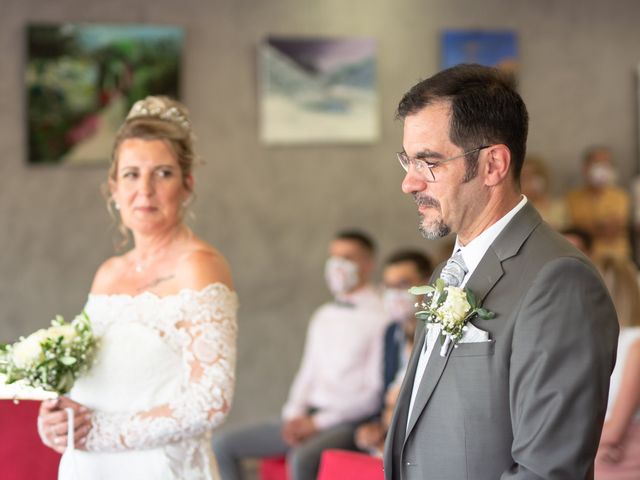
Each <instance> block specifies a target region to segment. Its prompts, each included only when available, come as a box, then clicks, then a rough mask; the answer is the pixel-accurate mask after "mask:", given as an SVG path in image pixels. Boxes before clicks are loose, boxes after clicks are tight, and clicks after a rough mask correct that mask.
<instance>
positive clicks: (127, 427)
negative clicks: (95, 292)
mask: <svg viewBox="0 0 640 480" xmlns="http://www.w3.org/2000/svg"><path fill="white" fill-rule="evenodd" d="M98 297H102V298H104V299H105V303H106V304H108V305H110V306H111V307H112V308H114V309H115V310H116V311H114V312H112V313H113V315H108V316H106V318H110V319H113V322H117V321H118V319H119V318H123V316H121V315H117V310H118V309H122V308H125V307H126V306H128V307H129V308H131V304H132V303H135V308H136V310H137V312H139V318H138V321H140V322H141V323H144V324H147V325H149V326H151V327H152V328H154V329H156V330H157V331H158V333H159V334H160V336H161V337H162V338H163V339H164V340H165V341H166V342H167V343H168V344H169V345H170V346H171V347H172V348H174V349H176V350H179V351H180V355H181V359H182V367H181V370H182V372H183V377H182V381H181V389H180V390H181V391H180V395H179V396H177V398H175V400H173V401H171V402H169V403H166V404H162V405H156V406H155V407H153V408H151V409H149V410H147V411H139V412H126V413H111V412H103V411H94V412H93V416H92V429H91V431H90V433H89V435H88V437H87V442H86V449H87V450H88V451H122V450H129V449H148V448H156V447H160V446H166V445H169V444H173V445H172V446H171V447H170V448H173V449H175V447H177V445H175V444H176V443H177V442H181V441H182V442H183V445H182V446H181V448H183V449H186V450H192V449H193V445H190V443H191V442H189V441H185V440H188V439H190V438H194V437H201V436H203V435H204V436H206V437H207V438H208V437H209V433H208V432H209V431H210V430H211V429H213V428H215V427H216V426H218V425H219V424H220V423H222V421H223V420H224V418H225V416H226V415H227V412H228V411H229V407H230V405H231V400H232V395H233V386H234V372H235V361H236V351H235V345H236V335H237V325H236V312H237V308H238V300H237V296H236V294H235V293H234V292H233V291H231V290H230V289H229V288H228V287H226V286H225V285H223V284H221V283H216V284H212V285H209V286H207V287H206V288H204V289H203V290H200V291H194V290H182V291H181V292H180V293H178V294H177V295H172V296H168V297H157V296H155V295H153V294H150V293H145V294H142V295H139V296H135V297H132V296H127V295H111V296H98ZM103 318H104V317H103ZM128 321H131V320H130V317H129V320H128ZM110 323H111V322H109V324H110ZM107 327H108V324H97V325H95V326H94V330H95V332H96V335H98V336H100V334H101V333H102V332H104V330H105V329H106V328H107ZM168 448H169V447H168ZM186 450H185V452H184V453H187V452H186ZM196 450H197V449H196ZM174 453H175V452H174ZM203 455H206V454H205V452H199V453H198V452H196V451H193V452H191V454H190V455H185V456H183V458H182V461H184V462H195V463H197V464H201V463H202V462H205V463H208V462H209V460H208V459H206V458H203ZM172 456H173V455H172ZM185 457H191V458H185Z"/></svg>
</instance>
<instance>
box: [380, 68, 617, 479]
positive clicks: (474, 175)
mask: <svg viewBox="0 0 640 480" xmlns="http://www.w3.org/2000/svg"><path fill="white" fill-rule="evenodd" d="M398 116H399V117H400V118H402V119H403V120H404V138H403V147H404V150H403V151H402V152H400V153H399V154H398V159H399V160H400V163H401V164H402V166H403V167H404V169H405V170H406V172H407V174H406V176H405V179H404V181H403V182H402V190H403V192H405V193H408V194H411V195H413V197H414V199H415V202H416V204H417V206H418V212H419V215H420V230H421V232H422V234H423V236H425V237H426V238H428V239H435V238H440V237H443V236H445V235H447V234H448V233H450V232H455V233H456V234H457V239H456V244H455V248H454V252H453V253H454V255H452V259H450V261H449V262H448V264H447V266H446V267H445V272H443V273H445V274H444V275H443V274H441V272H440V270H442V268H441V269H438V270H436V272H435V273H434V277H433V278H432V280H433V279H435V278H437V277H438V276H441V277H442V278H443V279H444V280H445V282H447V283H448V284H452V285H459V286H462V287H464V288H466V289H468V290H471V291H472V292H473V293H474V294H475V295H476V297H477V299H478V301H479V302H481V303H482V306H483V307H484V308H485V309H487V310H490V311H492V312H494V313H495V317H494V318H493V319H489V320H483V319H479V318H477V317H476V318H474V319H473V320H471V323H470V324H469V325H468V328H467V331H466V333H465V335H464V336H463V338H462V339H460V340H459V341H458V342H457V343H456V344H455V346H454V347H453V348H449V349H443V348H442V347H441V335H440V333H441V332H440V328H439V325H437V324H436V325H433V326H430V328H428V329H427V328H425V327H424V326H423V325H420V326H419V327H418V331H417V333H416V342H415V347H414V351H413V353H412V356H411V359H410V360H409V366H408V370H407V374H406V377H405V381H404V384H403V386H402V390H401V393H400V397H399V400H398V404H397V406H396V410H395V412H394V416H393V420H392V424H391V427H390V430H389V434H388V436H387V441H386V446H385V455H384V464H385V478H386V479H387V480H390V479H393V480H400V479H416V480H417V479H420V480H465V479H466V480H507V479H513V480H516V479H517V480H525V479H526V480H534V479H535V480H538V479H558V480H560V479H563V480H584V479H591V478H593V471H592V470H593V459H594V456H595V453H596V449H597V446H598V440H599V437H600V431H601V428H602V422H603V419H604V413H605V408H606V404H607V393H608V388H609V375H610V373H611V370H612V369H613V364H614V358H615V351H616V342H617V334H618V324H617V321H616V313H615V310H614V308H613V305H612V303H611V300H610V298H609V296H608V294H607V292H606V289H605V287H604V285H603V284H602V282H601V280H600V277H599V275H598V274H597V273H596V270H595V269H594V267H593V266H592V265H591V263H590V262H589V261H588V260H587V259H586V257H584V256H583V255H582V254H580V253H579V252H578V251H577V250H576V249H575V248H573V247H572V246H571V245H570V244H569V243H568V242H567V241H565V240H564V239H563V238H562V237H561V236H560V235H559V234H557V233H556V232H554V231H553V230H552V229H551V228H550V227H549V226H548V225H547V224H546V223H544V222H543V221H542V220H541V218H540V215H539V214H538V212H537V211H536V210H535V209H534V208H533V206H532V205H531V204H530V203H529V202H528V201H527V199H526V198H525V197H524V196H522V195H521V194H520V186H519V177H520V171H521V169H522V163H523V159H524V155H525V144H526V138H527V124H528V114H527V110H526V107H525V105H524V103H523V101H522V99H521V98H520V96H519V95H518V93H517V92H516V91H515V89H514V88H513V86H512V85H511V82H510V80H509V79H507V78H505V77H503V76H502V75H501V74H500V73H499V72H498V71H497V70H495V69H491V68H487V67H482V66H479V65H460V66H457V67H453V68H451V69H448V70H445V71H443V72H440V73H438V74H436V75H434V76H433V77H431V78H428V79H427V80H424V81H422V82H420V83H418V84H417V85H415V86H414V87H413V88H412V89H411V90H410V91H409V92H408V93H407V94H406V95H405V96H404V98H403V99H402V100H401V102H400V105H399V107H398Z"/></svg>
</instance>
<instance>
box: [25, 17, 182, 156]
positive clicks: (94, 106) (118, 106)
mask: <svg viewBox="0 0 640 480" xmlns="http://www.w3.org/2000/svg"><path fill="white" fill-rule="evenodd" d="M183 37H184V33H183V29H182V28H180V27H175V26H164V25H161V26H154V25H100V24H70V23H62V24H31V25H28V26H27V28H26V41H27V62H26V67H25V68H26V71H25V83H26V99H27V142H28V148H27V151H28V162H29V163H31V164H78V165H80V164H83V165H87V164H104V163H105V162H107V161H108V160H109V158H110V156H111V147H112V145H113V140H114V137H115V135H116V132H117V130H118V127H119V126H120V125H121V123H122V121H123V120H124V118H125V116H126V114H127V111H128V110H129V108H130V107H131V105H133V103H134V102H135V101H136V100H139V99H141V98H144V97H146V96H147V95H169V96H171V97H174V98H177V97H178V96H179V92H180V62H181V55H182V45H183Z"/></svg>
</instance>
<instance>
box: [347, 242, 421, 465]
mask: <svg viewBox="0 0 640 480" xmlns="http://www.w3.org/2000/svg"><path fill="white" fill-rule="evenodd" d="M431 270H432V265H431V261H430V260H429V258H428V257H426V256H425V255H424V254H423V253H422V252H419V251H414V250H401V251H398V252H396V253H394V254H392V255H391V256H390V257H389V259H388V260H387V262H386V265H385V267H384V272H383V273H382V277H383V280H384V288H385V290H384V295H383V301H384V306H385V310H386V312H387V314H388V315H389V317H390V318H391V319H392V320H393V323H391V324H390V325H389V326H388V327H387V330H386V331H385V334H384V368H383V371H382V374H383V385H384V392H383V398H382V403H381V405H382V409H381V411H380V412H379V413H378V416H377V418H375V419H374V420H371V421H369V422H367V423H364V424H362V425H360V426H359V427H358V429H357V430H356V432H355V442H356V445H357V446H358V448H360V449H361V450H365V451H368V452H370V453H371V454H373V455H377V456H381V455H382V450H383V449H384V439H385V436H386V434H387V428H388V426H389V422H388V420H389V418H386V421H385V417H388V416H389V412H393V407H394V405H395V400H396V398H397V394H398V388H397V387H399V386H400V384H401V383H402V379H403V378H404V372H405V370H406V368H407V362H408V361H409V355H410V354H411V349H412V348H413V336H414V334H415V331H416V322H417V319H416V317H415V311H416V309H415V303H416V301H417V300H418V299H417V298H416V297H415V296H414V295H411V294H410V293H409V292H408V289H409V288H411V287H413V286H416V285H424V284H426V283H428V281H429V277H430V276H431ZM385 412H386V414H385Z"/></svg>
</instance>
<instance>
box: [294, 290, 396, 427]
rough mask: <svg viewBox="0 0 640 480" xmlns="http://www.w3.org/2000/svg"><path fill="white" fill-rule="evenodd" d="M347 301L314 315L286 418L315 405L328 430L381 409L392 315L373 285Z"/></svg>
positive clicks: (316, 418)
mask: <svg viewBox="0 0 640 480" xmlns="http://www.w3.org/2000/svg"><path fill="white" fill-rule="evenodd" d="M341 300H342V301H341V302H340V303H337V302H333V303H327V304H325V305H323V306H321V307H320V308H319V309H318V310H316V312H315V313H314V314H313V317H312V319H311V323H310V324H309V330H308V332H307V339H306V343H305V348H304V354H303V357H302V363H301V365H300V369H299V370H298V373H297V374H296V378H295V380H294V382H293V385H292V386H291V390H290V392H289V398H288V400H287V403H286V404H285V405H284V408H283V410H282V417H283V419H285V420H288V419H291V418H294V417H297V416H299V415H305V414H307V413H308V410H309V408H314V409H317V413H314V415H313V418H314V422H315V424H316V427H318V428H320V429H326V428H329V427H332V426H335V425H337V424H339V423H343V422H349V421H353V420H359V419H361V418H364V417H366V416H369V415H371V414H374V413H375V412H377V411H378V410H379V408H380V394H381V391H382V378H381V377H382V375H381V374H380V372H381V371H382V358H383V350H384V331H385V328H386V326H387V325H388V323H389V319H388V316H387V314H386V313H385V310H384V307H383V305H382V300H381V298H380V294H379V292H378V291H377V290H376V289H374V288H373V287H371V286H367V287H364V288H362V289H360V290H358V291H356V292H354V293H353V294H351V295H348V296H345V297H343V298H341ZM343 301H344V302H348V303H350V304H351V305H346V306H345V305H344V303H343Z"/></svg>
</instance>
